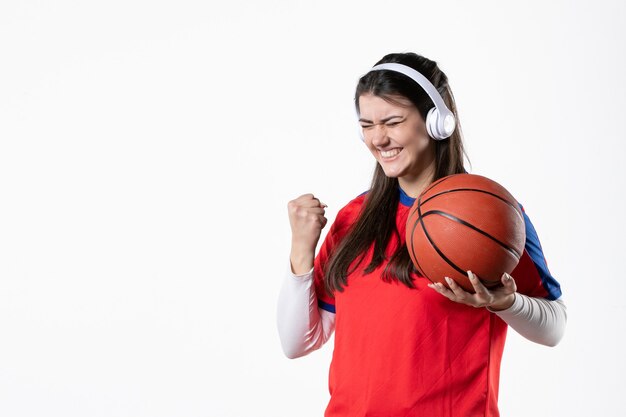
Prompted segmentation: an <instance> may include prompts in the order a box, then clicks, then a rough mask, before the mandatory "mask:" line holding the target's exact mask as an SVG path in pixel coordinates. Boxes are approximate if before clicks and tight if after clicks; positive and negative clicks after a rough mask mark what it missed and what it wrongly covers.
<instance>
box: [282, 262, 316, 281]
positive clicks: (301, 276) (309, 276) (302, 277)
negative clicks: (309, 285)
mask: <svg viewBox="0 0 626 417" xmlns="http://www.w3.org/2000/svg"><path fill="white" fill-rule="evenodd" d="M287 273H288V274H289V275H290V276H291V277H292V278H296V279H300V280H307V279H312V278H313V267H311V269H310V270H309V272H305V273H303V274H296V273H294V272H293V269H292V268H291V259H290V258H289V257H287Z"/></svg>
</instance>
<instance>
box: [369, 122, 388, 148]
mask: <svg viewBox="0 0 626 417" xmlns="http://www.w3.org/2000/svg"><path fill="white" fill-rule="evenodd" d="M371 137H372V145H374V146H381V145H384V144H386V143H387V142H388V141H389V138H388V137H387V127H386V126H385V125H384V124H383V123H380V124H376V125H374V126H373V127H372V132H371Z"/></svg>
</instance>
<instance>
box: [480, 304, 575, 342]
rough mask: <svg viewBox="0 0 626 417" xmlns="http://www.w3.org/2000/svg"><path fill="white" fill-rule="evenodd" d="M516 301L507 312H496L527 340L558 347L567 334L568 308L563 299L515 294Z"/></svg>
mask: <svg viewBox="0 0 626 417" xmlns="http://www.w3.org/2000/svg"><path fill="white" fill-rule="evenodd" d="M514 294H515V301H514V302H513V305H511V307H509V308H507V309H506V310H499V311H494V310H492V309H491V308H489V307H487V310H489V311H491V312H493V313H495V314H497V315H498V317H500V318H501V319H502V320H504V321H505V322H506V323H507V324H508V325H509V326H511V327H512V328H513V329H515V331H516V332H518V333H519V334H521V335H522V336H524V337H525V338H526V339H528V340H531V341H533V342H535V343H540V344H542V345H546V346H556V345H557V344H558V343H559V342H560V341H561V339H562V338H563V334H564V333H565V325H566V323H567V307H566V306H565V303H564V302H563V298H562V297H561V298H559V299H557V300H554V301H552V300H547V299H545V298H536V297H529V296H527V295H524V294H520V293H517V292H516V293H514Z"/></svg>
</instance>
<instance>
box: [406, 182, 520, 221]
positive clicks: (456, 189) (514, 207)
mask: <svg viewBox="0 0 626 417" xmlns="http://www.w3.org/2000/svg"><path fill="white" fill-rule="evenodd" d="M458 191H476V192H479V193H485V194H489V195H491V196H494V197H496V198H497V199H498V200H502V201H504V202H505V203H506V204H508V205H509V206H511V207H513V209H515V213H517V215H518V216H519V217H520V220H522V221H524V217H523V216H522V214H521V209H520V208H519V206H515V205H514V204H513V203H511V202H510V201H508V200H506V199H504V198H502V197H500V196H499V195H497V194H494V193H491V192H489V191H485V190H480V189H476V188H455V189H453V190H446V191H441V192H440V193H437V194H435V195H432V196H430V197H428V198H427V199H426V200H424V201H423V202H422V203H420V204H426V203H427V202H428V201H430V200H432V199H433V198H435V197H437V196H439V195H442V194H448V193H453V192H458ZM413 212H415V210H413Z"/></svg>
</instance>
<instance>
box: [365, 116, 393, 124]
mask: <svg viewBox="0 0 626 417" xmlns="http://www.w3.org/2000/svg"><path fill="white" fill-rule="evenodd" d="M397 117H399V118H402V116H389V117H385V118H384V119H380V121H381V123H387V122H388V121H389V120H391V119H395V118H397ZM359 122H365V123H372V124H374V122H372V121H371V120H367V119H362V118H361V119H359Z"/></svg>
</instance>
